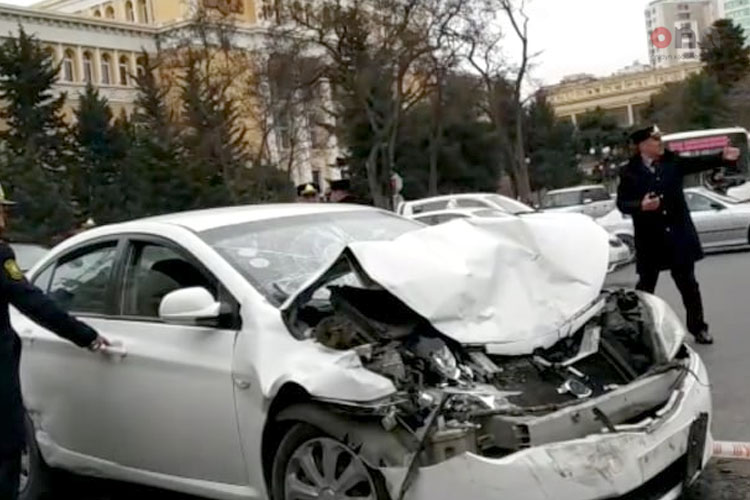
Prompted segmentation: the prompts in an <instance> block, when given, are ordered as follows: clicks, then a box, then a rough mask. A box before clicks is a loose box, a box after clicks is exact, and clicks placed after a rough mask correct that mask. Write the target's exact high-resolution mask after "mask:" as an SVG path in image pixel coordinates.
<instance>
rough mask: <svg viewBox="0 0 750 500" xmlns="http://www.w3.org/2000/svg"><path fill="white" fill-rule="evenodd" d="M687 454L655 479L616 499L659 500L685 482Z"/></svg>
mask: <svg viewBox="0 0 750 500" xmlns="http://www.w3.org/2000/svg"><path fill="white" fill-rule="evenodd" d="M686 471H687V455H683V456H682V457H681V458H680V459H678V460H677V461H676V462H674V463H673V464H672V465H670V466H669V467H667V468H666V469H664V471H662V472H661V473H659V474H657V475H656V476H654V478H653V479H651V480H650V481H648V482H647V483H645V484H643V485H642V486H640V487H639V488H637V489H635V490H633V491H631V492H630V493H627V494H625V495H623V496H621V497H617V499H616V500H658V499H660V498H662V497H664V495H666V494H667V493H669V492H670V491H671V490H672V489H673V488H674V487H675V486H678V485H680V484H682V483H684V482H685V476H686Z"/></svg>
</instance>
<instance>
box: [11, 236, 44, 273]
mask: <svg viewBox="0 0 750 500" xmlns="http://www.w3.org/2000/svg"><path fill="white" fill-rule="evenodd" d="M10 247H11V248H12V249H13V252H14V253H15V254H16V262H17V263H18V267H19V268H20V269H21V271H23V272H24V273H25V272H27V271H28V270H29V269H31V268H32V267H34V264H36V263H37V262H39V260H41V259H42V258H43V257H44V256H45V255H47V253H49V249H48V248H45V247H43V246H41V245H36V244H33V243H11V244H10Z"/></svg>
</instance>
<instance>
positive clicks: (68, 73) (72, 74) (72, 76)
mask: <svg viewBox="0 0 750 500" xmlns="http://www.w3.org/2000/svg"><path fill="white" fill-rule="evenodd" d="M74 60H75V56H74V55H73V51H72V50H66V51H65V54H63V61H62V73H63V74H62V76H63V80H65V81H66V82H74V81H76V71H75V64H74V63H73V61H74Z"/></svg>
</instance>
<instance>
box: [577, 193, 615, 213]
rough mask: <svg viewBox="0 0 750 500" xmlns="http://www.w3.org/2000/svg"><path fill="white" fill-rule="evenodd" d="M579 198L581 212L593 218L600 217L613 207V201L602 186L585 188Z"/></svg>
mask: <svg viewBox="0 0 750 500" xmlns="http://www.w3.org/2000/svg"><path fill="white" fill-rule="evenodd" d="M581 198H582V203H583V213H585V214H586V215H589V216H591V217H593V218H597V217H602V216H604V215H606V214H607V213H609V212H610V211H611V210H612V208H614V202H613V201H612V198H611V197H610V195H609V193H608V192H607V191H606V190H605V189H604V188H592V189H585V190H583V191H582V194H581Z"/></svg>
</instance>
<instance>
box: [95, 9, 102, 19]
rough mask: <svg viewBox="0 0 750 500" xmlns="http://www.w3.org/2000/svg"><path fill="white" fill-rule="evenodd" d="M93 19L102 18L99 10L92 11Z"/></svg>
mask: <svg viewBox="0 0 750 500" xmlns="http://www.w3.org/2000/svg"><path fill="white" fill-rule="evenodd" d="M94 17H102V11H100V10H99V9H96V10H95V11H94Z"/></svg>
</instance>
